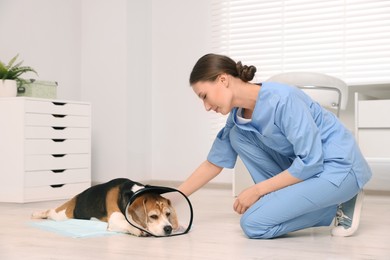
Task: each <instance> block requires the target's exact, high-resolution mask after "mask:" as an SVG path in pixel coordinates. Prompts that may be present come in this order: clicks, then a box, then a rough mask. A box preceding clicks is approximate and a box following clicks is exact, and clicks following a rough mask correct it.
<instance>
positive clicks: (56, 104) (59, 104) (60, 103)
mask: <svg viewBox="0 0 390 260" xmlns="http://www.w3.org/2000/svg"><path fill="white" fill-rule="evenodd" d="M52 103H53V105H55V106H64V105H66V103H64V102H52Z"/></svg>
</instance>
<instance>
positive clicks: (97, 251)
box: [0, 189, 390, 260]
mask: <svg viewBox="0 0 390 260" xmlns="http://www.w3.org/2000/svg"><path fill="white" fill-rule="evenodd" d="M191 201H192V203H193V207H194V211H195V219H194V226H193V229H192V231H191V232H190V233H189V234H187V235H184V236H177V237H169V238H152V237H147V238H138V237H133V236H129V235H113V236H103V237H93V238H82V239H80V238H69V237H64V236H61V235H58V234H55V233H51V232H48V231H44V230H40V229H37V228H34V227H31V226H29V225H28V223H29V221H30V219H29V218H30V214H31V212H33V211H35V210H40V209H46V208H51V207H55V206H57V205H58V204H59V203H60V202H59V201H50V202H39V203H28V204H12V203H0V212H1V217H0V218H1V229H0V259H7V260H8V259H12V260H13V259H110V260H112V259H300V260H302V259H316V260H318V259H390V238H389V237H390V197H389V196H380V195H376V196H374V195H367V196H366V197H365V204H364V208H363V213H362V219H361V227H360V230H359V232H358V233H357V234H356V235H355V236H353V237H348V238H339V237H331V236H330V227H322V228H311V229H307V230H303V231H298V232H294V233H291V234H289V235H288V236H285V237H283V238H278V239H272V240H251V239H247V238H246V237H245V236H244V235H243V233H242V232H241V229H240V227H239V216H238V215H237V214H236V213H234V212H233V211H232V209H231V208H232V203H233V197H232V196H231V191H230V190H225V189H203V190H201V191H199V192H197V193H196V194H194V195H193V196H192V197H191Z"/></svg>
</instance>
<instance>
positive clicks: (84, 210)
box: [32, 178, 178, 236]
mask: <svg viewBox="0 0 390 260" xmlns="http://www.w3.org/2000/svg"><path fill="white" fill-rule="evenodd" d="M144 187H145V185H143V184H141V183H138V182H134V181H132V180H129V179H124V178H119V179H114V180H111V181H109V182H106V183H103V184H99V185H96V186H92V187H90V188H88V189H87V190H85V191H83V192H82V193H80V194H78V195H76V196H75V197H73V198H72V199H71V200H69V201H67V202H65V203H64V204H63V205H61V206H59V207H58V208H56V209H49V210H46V211H40V212H35V213H33V215H32V217H33V218H39V219H53V220H66V219H71V218H75V219H91V218H97V219H99V220H101V221H105V222H107V223H108V226H107V229H108V230H110V231H116V232H122V233H129V234H132V235H135V236H143V235H146V234H145V232H142V231H141V230H140V229H138V228H135V227H133V226H132V225H130V224H129V223H128V222H127V220H126V218H125V211H126V206H127V204H128V202H129V199H130V198H131V196H132V195H133V194H134V193H135V192H136V191H138V190H140V189H142V188H144ZM128 216H129V217H130V218H131V219H132V220H131V221H134V222H132V223H136V224H138V225H139V226H141V227H142V228H143V229H145V230H147V231H149V232H151V233H152V234H154V235H158V236H164V235H170V234H171V233H172V231H173V230H175V229H177V228H178V221H177V216H176V212H175V209H174V208H173V207H172V205H171V202H170V201H169V200H168V199H166V198H164V197H162V196H160V195H158V194H153V193H145V194H143V195H141V196H139V197H138V198H137V199H136V200H135V201H134V202H133V203H132V204H131V205H130V206H129V208H128Z"/></svg>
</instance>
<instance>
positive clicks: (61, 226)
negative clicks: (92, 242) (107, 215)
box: [30, 219, 120, 238]
mask: <svg viewBox="0 0 390 260" xmlns="http://www.w3.org/2000/svg"><path fill="white" fill-rule="evenodd" d="M30 225H31V226H33V227H37V228H40V229H43V230H47V231H51V232H54V233H57V234H60V235H63V236H68V237H73V238H84V237H96V236H107V235H115V234H120V233H117V232H111V231H107V223H106V222H102V221H99V220H81V219H69V220H64V221H53V220H42V221H31V222H30Z"/></svg>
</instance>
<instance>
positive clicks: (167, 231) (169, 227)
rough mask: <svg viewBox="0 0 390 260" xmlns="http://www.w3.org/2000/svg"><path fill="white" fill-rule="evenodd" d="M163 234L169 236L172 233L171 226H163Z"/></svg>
mask: <svg viewBox="0 0 390 260" xmlns="http://www.w3.org/2000/svg"><path fill="white" fill-rule="evenodd" d="M164 232H165V234H166V235H170V234H171V233H172V227H171V226H165V227H164Z"/></svg>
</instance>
